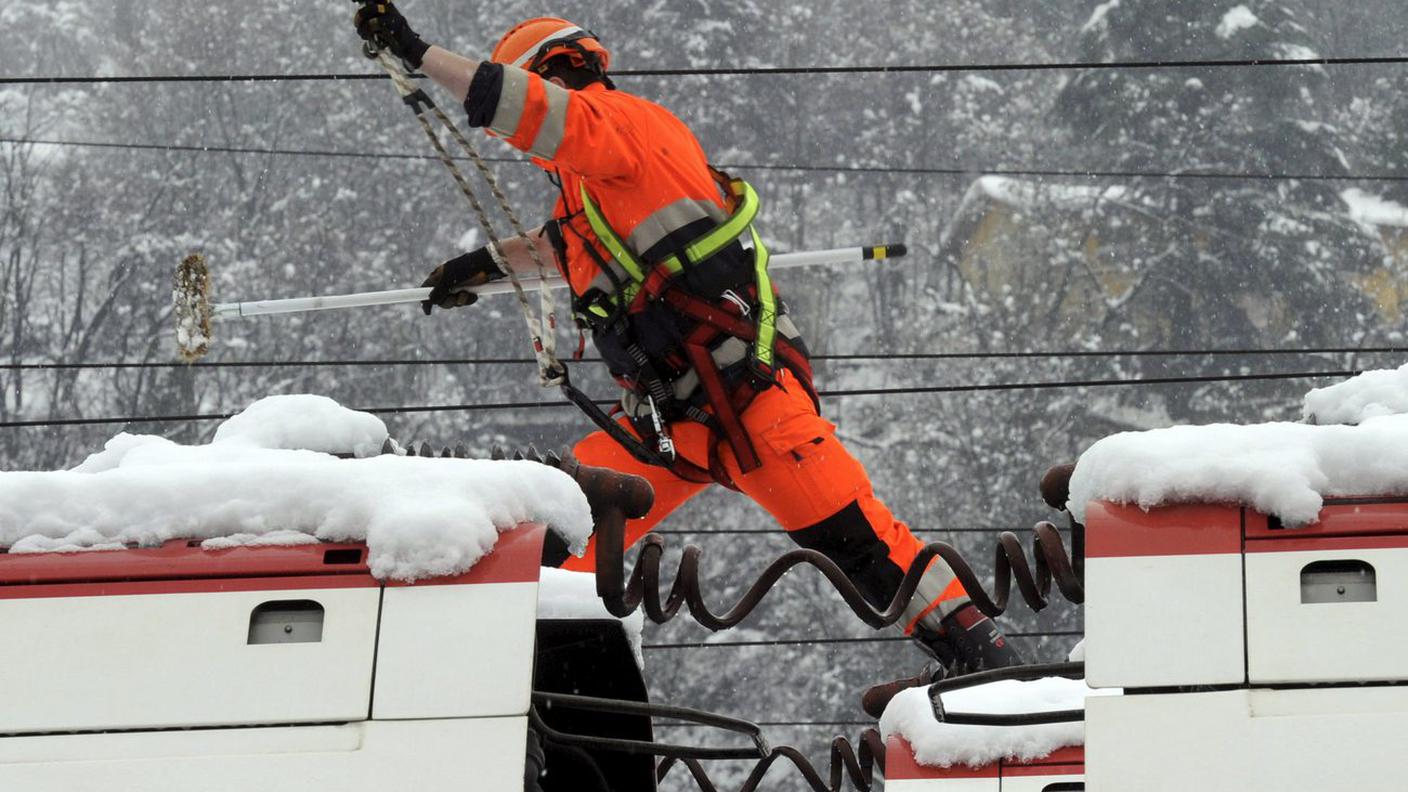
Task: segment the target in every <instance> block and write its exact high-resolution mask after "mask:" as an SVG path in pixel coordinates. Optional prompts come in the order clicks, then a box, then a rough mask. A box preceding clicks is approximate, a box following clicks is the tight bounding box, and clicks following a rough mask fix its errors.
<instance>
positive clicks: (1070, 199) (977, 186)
mask: <svg viewBox="0 0 1408 792" xmlns="http://www.w3.org/2000/svg"><path fill="white" fill-rule="evenodd" d="M1127 192H1128V191H1127V190H1126V189H1125V188H1124V187H1119V186H1114V187H1099V186H1094V185H1084V184H1038V183H1036V182H1030V181H1023V180H1021V179H1012V178H1009V177H1006V176H983V177H980V178H979V179H978V180H977V181H975V182H973V185H972V186H971V187H969V188H968V195H967V196H966V197H965V198H964V199H963V204H964V206H967V205H968V204H969V202H970V201H971V200H973V199H974V198H977V197H982V198H987V199H990V200H993V201H998V202H1000V203H1004V204H1007V205H1009V206H1013V207H1016V208H1019V209H1030V208H1033V207H1035V206H1039V205H1041V204H1043V203H1049V204H1054V205H1055V206H1058V207H1061V208H1066V209H1084V208H1088V207H1090V206H1092V205H1094V204H1097V203H1099V202H1101V201H1116V200H1119V199H1121V198H1123V197H1124V196H1125V194H1126V193H1127ZM962 211H963V210H962V209H960V210H959V212H960V213H962Z"/></svg>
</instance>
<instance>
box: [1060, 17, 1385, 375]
mask: <svg viewBox="0 0 1408 792" xmlns="http://www.w3.org/2000/svg"><path fill="white" fill-rule="evenodd" d="M1081 51H1082V56H1083V58H1085V59H1087V60H1092V61H1103V62H1118V61H1144V60H1157V59H1165V60H1197V59H1204V60H1207V59H1250V58H1257V59H1301V58H1313V57H1316V52H1317V48H1316V40H1315V38H1314V36H1313V34H1312V31H1311V30H1310V29H1308V28H1307V27H1306V26H1305V25H1304V24H1302V23H1301V22H1300V20H1299V17H1298V15H1297V13H1296V9H1295V8H1294V6H1293V4H1292V3H1289V2H1285V0H1258V1H1256V2H1236V0H1222V1H1221V2H1187V1H1182V2H1174V3H1169V2H1155V1H1154V0H1111V1H1110V2H1105V3H1102V4H1100V5H1099V6H1097V7H1096V8H1095V10H1094V13H1093V14H1092V16H1091V17H1090V19H1089V21H1088V22H1087V23H1086V24H1085V26H1084V27H1083V29H1082V35H1081ZM1325 86H1326V74H1325V71H1324V70H1323V69H1321V68H1317V67H1307V68H1289V67H1278V68H1247V67H1243V68H1209V69H1192V70H1189V69H1130V70H1120V69H1115V70H1098V71H1087V72H1083V73H1081V74H1079V75H1078V76H1077V77H1076V78H1075V79H1073V80H1072V81H1071V82H1070V83H1069V85H1067V86H1066V88H1065V89H1064V91H1063V93H1062V96H1061V99H1060V103H1059V107H1058V114H1059V118H1060V119H1062V120H1063V121H1064V122H1065V123H1067V124H1069V125H1070V127H1071V128H1072V129H1073V130H1074V132H1075V133H1076V135H1077V136H1078V138H1079V139H1081V140H1084V141H1086V143H1087V151H1089V154H1090V155H1091V156H1093V157H1094V158H1097V160H1098V161H1100V162H1101V164H1102V165H1103V166H1105V167H1108V168H1111V169H1118V170H1131V171H1147V172H1154V173H1164V172H1168V173H1175V174H1179V173H1182V174H1188V173H1193V174H1224V175H1226V177H1225V178H1224V177H1222V176H1218V177H1216V178H1167V179H1165V178H1157V177H1148V178H1138V179H1135V180H1133V182H1132V183H1131V184H1129V185H1128V186H1129V190H1130V191H1129V193H1128V194H1127V195H1126V196H1125V198H1124V200H1123V201H1122V202H1121V203H1122V204H1123V206H1122V207H1121V208H1120V209H1119V211H1120V212H1121V213H1128V212H1129V211H1134V212H1136V213H1140V214H1143V215H1144V216H1145V217H1146V218H1147V219H1146V221H1144V222H1139V221H1134V222H1124V223H1122V224H1120V223H1116V222H1112V218H1113V216H1114V214H1115V210H1114V209H1111V210H1110V211H1108V212H1105V213H1104V215H1105V216H1104V217H1097V219H1096V222H1097V223H1102V224H1103V225H1104V228H1105V236H1106V238H1107V239H1108V240H1109V241H1108V243H1106V245H1105V249H1104V251H1103V252H1102V254H1103V255H1108V256H1111V257H1112V258H1115V259H1117V260H1118V262H1119V265H1120V266H1121V267H1123V268H1125V269H1126V270H1127V276H1128V278H1129V286H1128V289H1127V291H1126V293H1125V294H1123V295H1119V296H1118V298H1117V299H1113V300H1111V301H1110V303H1109V307H1108V310H1107V311H1106V312H1105V313H1104V315H1103V316H1099V317H1096V319H1097V324H1096V325H1095V328H1096V331H1097V332H1099V333H1100V335H1101V336H1102V337H1103V338H1105V339H1106V340H1114V339H1123V340H1125V341H1126V342H1127V343H1132V344H1142V345H1151V346H1160V347H1165V348H1167V347H1184V348H1211V347H1217V346H1224V347H1225V346H1228V345H1239V344H1241V345H1266V346H1276V345H1285V344H1288V343H1290V344H1295V343H1315V342H1345V341H1351V342H1352V341H1354V340H1355V339H1357V338H1359V337H1360V336H1361V335H1362V327H1363V325H1364V324H1365V323H1366V322H1368V321H1370V320H1371V317H1370V315H1369V305H1368V304H1367V301H1366V298H1365V296H1364V294H1363V293H1362V292H1361V291H1360V290H1359V288H1358V287H1357V286H1356V284H1355V278H1356V276H1358V275H1362V274H1364V273H1367V272H1369V271H1370V270H1372V269H1373V268H1374V267H1376V266H1379V265H1380V264H1381V262H1382V251H1381V250H1380V249H1379V247H1378V245H1377V244H1376V243H1375V241H1374V240H1373V239H1372V238H1370V237H1369V236H1368V235H1366V234H1364V233H1363V230H1362V229H1361V228H1359V227H1358V226H1357V225H1356V224H1354V223H1353V222H1352V221H1350V220H1349V218H1348V217H1347V216H1346V214H1345V212H1344V207H1343V204H1342V203H1341V201H1340V199H1339V196H1338V189H1337V186H1336V184H1335V183H1334V182H1333V181H1325V180H1322V179H1296V178H1290V177H1293V176H1296V175H1310V176H1314V177H1334V176H1339V175H1344V174H1345V173H1346V172H1348V170H1349V164H1348V162H1347V159H1346V156H1345V154H1344V153H1343V151H1342V150H1341V141H1340V134H1339V131H1338V130H1337V129H1336V128H1335V127H1333V126H1331V125H1330V124H1328V123H1326V120H1327V119H1329V118H1330V117H1332V110H1331V107H1330V103H1329V98H1328V96H1327V95H1326V92H1325ZM1238 174H1256V175H1254V176H1251V177H1241V176H1238ZM1260 175H1271V176H1273V177H1274V178H1269V179H1264V178H1259V176H1260Z"/></svg>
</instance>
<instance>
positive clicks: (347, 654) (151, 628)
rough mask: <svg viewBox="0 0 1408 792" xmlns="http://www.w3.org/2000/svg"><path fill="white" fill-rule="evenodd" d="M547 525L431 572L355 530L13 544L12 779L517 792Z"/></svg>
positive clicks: (111, 785)
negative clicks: (394, 573)
mask: <svg viewBox="0 0 1408 792" xmlns="http://www.w3.org/2000/svg"><path fill="white" fill-rule="evenodd" d="M543 532H544V529H543V527H542V526H540V525H524V526H521V527H520V528H518V529H516V530H514V531H511V532H509V533H506V534H504V535H503V536H502V538H501V539H500V541H499V543H498V545H497V546H496V547H495V549H494V551H493V552H492V553H490V554H489V555H488V556H486V557H485V558H484V559H483V560H482V561H481V562H480V563H478V564H476V565H475V566H474V567H473V568H472V569H471V570H470V571H469V572H467V573H465V574H463V575H460V576H457V577H452V578H440V579H432V580H428V581H423V582H421V583H419V584H417V585H397V584H389V583H386V582H383V581H380V580H377V579H376V578H374V577H372V576H371V575H370V574H369V572H368V569H367V566H366V555H367V554H366V548H365V547H364V546H360V545H356V544H309V545H298V546H291V547H252V548H232V549H229V550H222V551H217V552H211V551H207V550H202V549H200V548H199V547H198V546H195V547H192V546H190V544H194V543H187V542H185V541H174V542H169V543H167V544H166V545H165V546H163V547H161V548H155V549H133V550H121V551H113V552H94V553H80V554H34V555H10V554H7V555H0V625H3V628H4V633H5V636H6V640H5V641H4V642H3V643H0V665H3V667H5V668H6V669H9V671H10V673H11V684H10V685H9V687H8V690H7V692H6V694H5V696H4V704H3V705H0V788H3V789H14V790H26V791H27V792H60V791H61V790H62V792H81V791H82V790H93V791H94V792H129V791H130V792H154V791H156V790H173V792H174V791H175V790H197V789H199V790H208V791H209V792H218V790H231V792H234V791H235V790H241V791H245V792H247V790H250V789H261V790H280V789H287V790H294V789H300V790H306V789H337V790H343V791H345V792H355V791H356V790H367V792H371V791H372V790H384V789H388V788H411V789H417V790H426V791H427V792H428V791H430V790H441V789H443V790H451V789H466V788H471V787H472V788H478V789H520V788H522V785H523V780H524V772H523V770H524V757H525V752H526V744H525V740H526V736H527V734H528V711H529V705H530V693H531V691H532V683H533V668H534V647H535V622H536V613H537V604H538V569H539V559H540V555H541V547H542V541H543ZM471 780H472V781H471Z"/></svg>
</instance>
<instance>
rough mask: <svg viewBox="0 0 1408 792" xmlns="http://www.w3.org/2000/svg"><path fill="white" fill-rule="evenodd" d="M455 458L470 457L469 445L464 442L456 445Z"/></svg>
mask: <svg viewBox="0 0 1408 792" xmlns="http://www.w3.org/2000/svg"><path fill="white" fill-rule="evenodd" d="M455 459H469V447H468V446H466V445H465V444H464V443H457V444H456V445H455Z"/></svg>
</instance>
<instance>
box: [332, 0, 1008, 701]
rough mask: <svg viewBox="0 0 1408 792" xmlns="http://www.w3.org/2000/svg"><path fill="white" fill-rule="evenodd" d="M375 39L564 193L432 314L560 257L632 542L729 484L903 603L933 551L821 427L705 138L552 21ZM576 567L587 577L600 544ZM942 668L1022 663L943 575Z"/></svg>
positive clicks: (437, 293)
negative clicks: (605, 374) (634, 498)
mask: <svg viewBox="0 0 1408 792" xmlns="http://www.w3.org/2000/svg"><path fill="white" fill-rule="evenodd" d="M356 25H357V30H358V32H359V33H360V34H361V36H362V37H363V38H364V39H366V40H368V41H371V42H373V43H374V44H375V45H377V46H378V47H380V48H382V49H384V50H386V51H389V52H391V53H392V54H394V55H395V56H397V57H399V58H400V59H402V60H403V61H404V62H405V63H406V65H408V66H409V67H411V68H414V69H417V70H420V71H421V72H423V73H424V74H425V75H427V76H428V77H430V78H431V79H432V80H434V81H435V82H436V83H438V84H439V85H440V86H441V87H443V88H444V89H446V90H447V91H449V92H450V93H451V94H452V95H453V96H454V98H455V99H456V100H457V101H459V102H462V103H463V106H464V109H465V112H466V113H467V114H468V122H469V125H470V126H472V127H479V128H483V129H485V130H486V131H487V132H488V133H489V134H491V135H494V136H497V137H499V138H500V139H502V140H504V141H505V142H507V143H508V144H509V145H510V146H513V147H515V148H517V149H520V150H522V151H524V152H526V153H528V154H529V155H530V157H531V158H532V161H533V163H534V164H535V165H537V166H538V167H540V168H542V169H543V170H545V171H546V172H547V173H548V176H549V179H550V180H551V182H552V183H553V185H554V192H555V193H556V207H555V209H554V210H553V213H552V219H551V220H549V221H548V222H547V223H545V224H544V225H542V226H541V227H539V228H536V229H534V230H533V231H530V232H528V233H527V234H525V235H523V236H521V237H515V238H512V239H508V240H505V241H504V242H503V243H502V244H500V245H498V246H492V245H491V246H488V247H483V248H479V249H478V250H475V251H473V252H470V253H467V254H465V255H462V256H459V257H457V258H454V259H451V260H449V261H446V262H445V263H443V264H441V265H440V266H439V267H437V268H436V269H435V270H434V272H432V273H431V274H430V277H429V278H428V279H427V280H426V282H425V285H426V286H430V287H433V290H432V292H431V294H430V298H429V300H428V301H427V302H426V303H425V306H424V307H425V310H426V313H427V314H428V313H430V312H431V308H432V306H438V307H440V308H455V307H463V306H468V305H472V304H473V303H474V302H475V301H476V300H477V296H476V295H475V294H474V293H473V292H471V291H466V289H467V288H472V287H475V286H481V285H483V284H485V283H488V282H490V281H494V280H498V279H500V278H503V277H505V276H506V274H507V272H508V271H509V270H510V269H512V270H513V271H514V272H515V273H523V274H532V275H536V274H537V265H536V264H535V261H534V255H533V254H534V251H535V250H536V252H537V255H538V259H539V260H541V261H552V262H555V265H556V266H557V267H558V268H560V270H561V274H562V275H563V277H564V278H565V279H566V280H567V282H568V284H569V285H570V286H571V290H572V295H573V315H574V318H575V319H576V321H577V323H578V326H579V327H580V328H582V329H583V332H588V331H589V332H590V333H591V335H592V339H593V342H594V343H595V346H596V348H597V350H598V352H599V353H600V354H601V357H602V358H603V359H604V360H605V362H606V365H607V367H608V368H609V370H610V372H611V374H612V375H613V377H615V379H616V380H617V381H618V382H620V383H621V384H622V386H623V388H624V395H623V397H622V400H621V405H620V410H621V413H622V414H621V416H620V418H619V419H618V420H619V423H617V422H616V420H617V419H613V420H606V418H605V415H604V413H603V414H602V416H601V418H600V420H599V421H598V423H599V425H601V426H602V427H603V430H601V431H597V432H595V433H593V434H590V435H588V436H587V437H586V438H585V439H583V440H582V441H581V442H579V443H578V444H577V445H576V447H575V448H574V449H573V453H574V455H575V456H576V457H577V458H578V459H579V460H580V461H581V462H582V463H584V464H587V465H594V466H599V467H605V468H610V469H613V470H617V471H620V472H623V473H631V474H635V475H638V476H641V477H643V478H645V479H647V480H648V481H649V482H650V483H651V485H652V486H653V487H654V489H655V506H654V509H653V510H652V511H651V512H650V513H649V514H648V515H647V516H646V517H645V518H644V519H640V520H635V521H633V522H632V523H631V524H630V525H629V526H628V535H627V541H628V542H629V543H634V542H635V541H637V540H638V539H640V538H641V537H642V536H644V535H645V534H646V532H647V531H649V530H650V529H651V528H652V527H654V526H655V525H656V524H658V523H659V522H660V521H661V520H663V519H664V518H665V517H666V516H668V515H669V514H670V513H671V512H673V511H674V510H675V509H677V508H678V507H679V506H680V505H681V504H683V503H684V502H685V501H687V500H688V499H689V498H691V497H693V496H694V495H696V494H698V493H699V492H701V491H703V490H704V489H705V488H706V487H709V486H711V485H713V484H715V483H718V484H722V485H723V486H726V487H729V488H732V489H734V490H737V491H739V492H741V493H743V494H744V495H747V496H748V497H750V498H752V499H753V500H754V501H755V502H756V503H758V504H759V505H760V506H762V507H763V508H764V509H766V510H767V511H768V512H769V513H770V514H771V515H772V516H773V517H774V518H775V519H776V520H777V521H778V523H780V524H781V526H782V527H783V528H784V529H785V530H786V532H787V535H788V536H790V537H791V538H792V539H793V540H794V541H795V542H796V543H797V544H798V545H800V546H802V547H806V548H811V549H813V550H817V551H819V552H821V553H823V554H825V555H826V556H827V557H828V558H830V559H831V560H833V561H834V562H836V564H837V565H838V566H839V567H840V568H841V569H842V570H844V571H845V572H846V574H847V575H848V576H849V577H850V579H851V580H852V581H853V582H854V583H855V585H856V586H857V587H858V588H859V589H860V590H861V592H862V593H863V594H864V595H865V597H866V599H867V600H868V601H869V602H870V603H871V604H872V605H873V606H875V607H876V608H880V609H883V608H885V607H887V606H888V605H889V604H890V601H891V599H892V598H893V597H894V595H895V593H896V591H897V590H898V587H899V584H900V582H901V578H902V577H903V575H904V573H905V571H906V570H907V569H908V568H909V567H910V565H911V564H912V563H913V562H914V560H915V557H916V555H917V554H918V553H919V551H920V550H921V549H922V548H923V546H924V545H923V543H922V542H920V541H919V539H917V538H915V536H914V534H913V533H911V532H910V530H909V528H908V527H907V526H906V525H905V524H904V523H903V522H901V521H899V520H898V519H896V518H895V517H894V515H892V514H891V513H890V510H889V509H888V508H886V506H885V505H884V504H883V503H881V501H880V500H879V499H878V498H877V497H876V496H875V493H874V492H873V490H872V487H871V483H870V479H869V477H868V476H867V475H866V472H865V470H864V469H863V468H862V466H861V465H860V463H859V462H858V461H857V460H856V459H855V458H854V457H853V456H851V454H850V453H848V452H847V450H846V449H845V447H844V446H843V445H842V444H841V442H840V441H839V440H838V439H837V437H836V431H835V427H834V426H833V425H832V424H831V423H829V422H827V421H826V420H825V419H824V418H822V417H821V416H820V414H819V407H818V403H817V399H816V393H815V391H814V390H813V388H812V381H811V368H810V365H809V364H808V362H807V353H806V347H805V345H804V344H803V342H802V338H801V336H800V334H799V333H798V331H797V327H796V325H795V324H794V323H793V321H792V320H791V318H790V317H789V316H788V315H787V313H786V310H785V307H784V306H783V304H782V303H781V301H780V299H779V298H778V296H777V294H776V291H775V288H774V286H773V285H772V283H771V280H770V279H769V277H768V275H767V271H766V254H765V252H764V251H765V247H764V246H763V243H762V240H761V238H760V237H759V236H758V235H757V232H756V231H755V230H754V229H753V226H752V217H753V216H754V215H755V214H756V211H757V196H756V194H755V193H754V192H753V190H752V188H751V187H749V186H748V185H747V184H746V183H744V182H742V181H741V180H737V179H731V178H729V177H727V176H725V175H724V174H721V173H719V172H717V171H715V170H714V169H712V168H711V167H710V165H709V163H708V160H707V159H706V157H705V154H704V151H703V149H702V148H701V147H700V144H699V142H698V141H697V140H696V139H695V137H694V135H693V133H691V132H690V130H689V128H688V127H686V126H685V125H684V123H682V122H681V121H680V120H679V119H678V118H676V117H675V116H674V115H672V114H671V113H670V112H669V111H668V110H666V109H665V108H663V107H661V106H660V105H657V104H654V103H652V102H649V101H647V100H645V99H642V98H640V97H638V96H633V95H631V94H629V93H626V92H624V91H620V90H617V89H616V87H615V85H614V84H613V83H612V80H611V78H610V76H609V71H608V70H609V67H610V64H611V53H610V52H609V51H608V50H607V49H606V47H604V46H603V45H602V43H601V41H600V39H598V38H597V37H596V36H595V35H594V34H592V33H591V32H590V31H589V30H586V29H585V28H582V27H579V26H577V25H574V24H572V23H571V22H568V21H565V20H562V19H556V18H537V19H530V20H528V21H526V22H523V23H522V24H519V25H517V26H516V27H514V28H513V29H512V30H510V31H509V32H508V33H507V34H506V35H504V36H503V38H502V39H501V40H500V41H499V42H498V45H497V46H495V47H494V50H493V54H492V55H491V57H490V58H489V60H487V61H476V60H472V59H469V58H465V57H462V56H460V55H456V54H454V53H452V52H448V51H446V50H445V49H442V48H440V47H434V46H430V45H428V44H427V43H426V42H425V41H424V40H422V39H421V37H420V36H418V35H417V34H416V33H415V32H414V31H413V30H412V28H411V26H410V25H409V23H408V22H407V20H406V18H405V17H404V16H403V15H402V13H401V12H400V11H399V10H398V9H397V8H396V6H395V5H394V4H393V3H391V2H375V3H373V2H367V3H364V4H363V6H362V8H361V10H360V11H359V12H358V13H357V15H356ZM548 553H549V554H551V555H555V556H556V558H554V559H552V561H553V562H555V563H558V564H560V565H561V566H563V567H564V568H566V569H573V570H590V569H593V568H594V565H595V558H596V554H595V547H588V549H587V552H586V555H585V556H584V557H582V558H569V556H568V554H567V552H566V548H565V547H564V546H561V545H560V544H559V545H557V546H556V547H552V548H549V550H548ZM901 626H902V627H903V629H904V631H905V633H906V634H908V635H911V636H913V637H914V638H915V639H916V640H917V641H918V642H919V643H920V644H921V645H922V647H923V648H924V649H925V650H926V651H927V652H928V653H929V654H931V655H932V656H934V657H935V658H936V659H937V660H938V661H939V662H940V663H941V664H943V666H944V668H945V669H947V672H948V673H950V674H952V673H964V672H972V671H977V670H982V669H987V668H995V667H1002V666H1008V665H1015V664H1018V663H1020V662H1021V660H1020V658H1019V656H1018V654H1017V652H1016V651H1015V649H1014V648H1013V647H1012V646H1011V645H1010V644H1009V643H1008V641H1007V640H1006V638H1005V637H1004V636H1003V634H1002V633H1001V631H1000V630H999V629H998V628H997V626H996V625H995V624H994V623H993V622H992V620H991V619H989V618H988V617H987V616H985V615H984V614H982V613H981V612H979V611H978V609H977V607H975V606H974V605H973V604H972V603H971V602H970V600H969V598H968V596H967V594H966V593H965V591H964V590H963V587H962V585H961V584H960V583H959V582H958V580H957V579H956V578H955V576H954V574H953V572H952V570H951V569H950V568H949V567H948V565H947V564H945V563H944V562H943V561H942V560H939V559H935V560H934V561H933V562H932V563H931V564H930V565H929V567H928V568H927V570H926V571H925V574H924V577H923V579H922V581H921V584H920V586H919V589H918V591H917V593H916V596H915V598H914V599H913V601H912V602H911V603H910V604H909V606H908V609H907V610H906V612H905V615H904V618H903V620H902V622H901Z"/></svg>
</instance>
